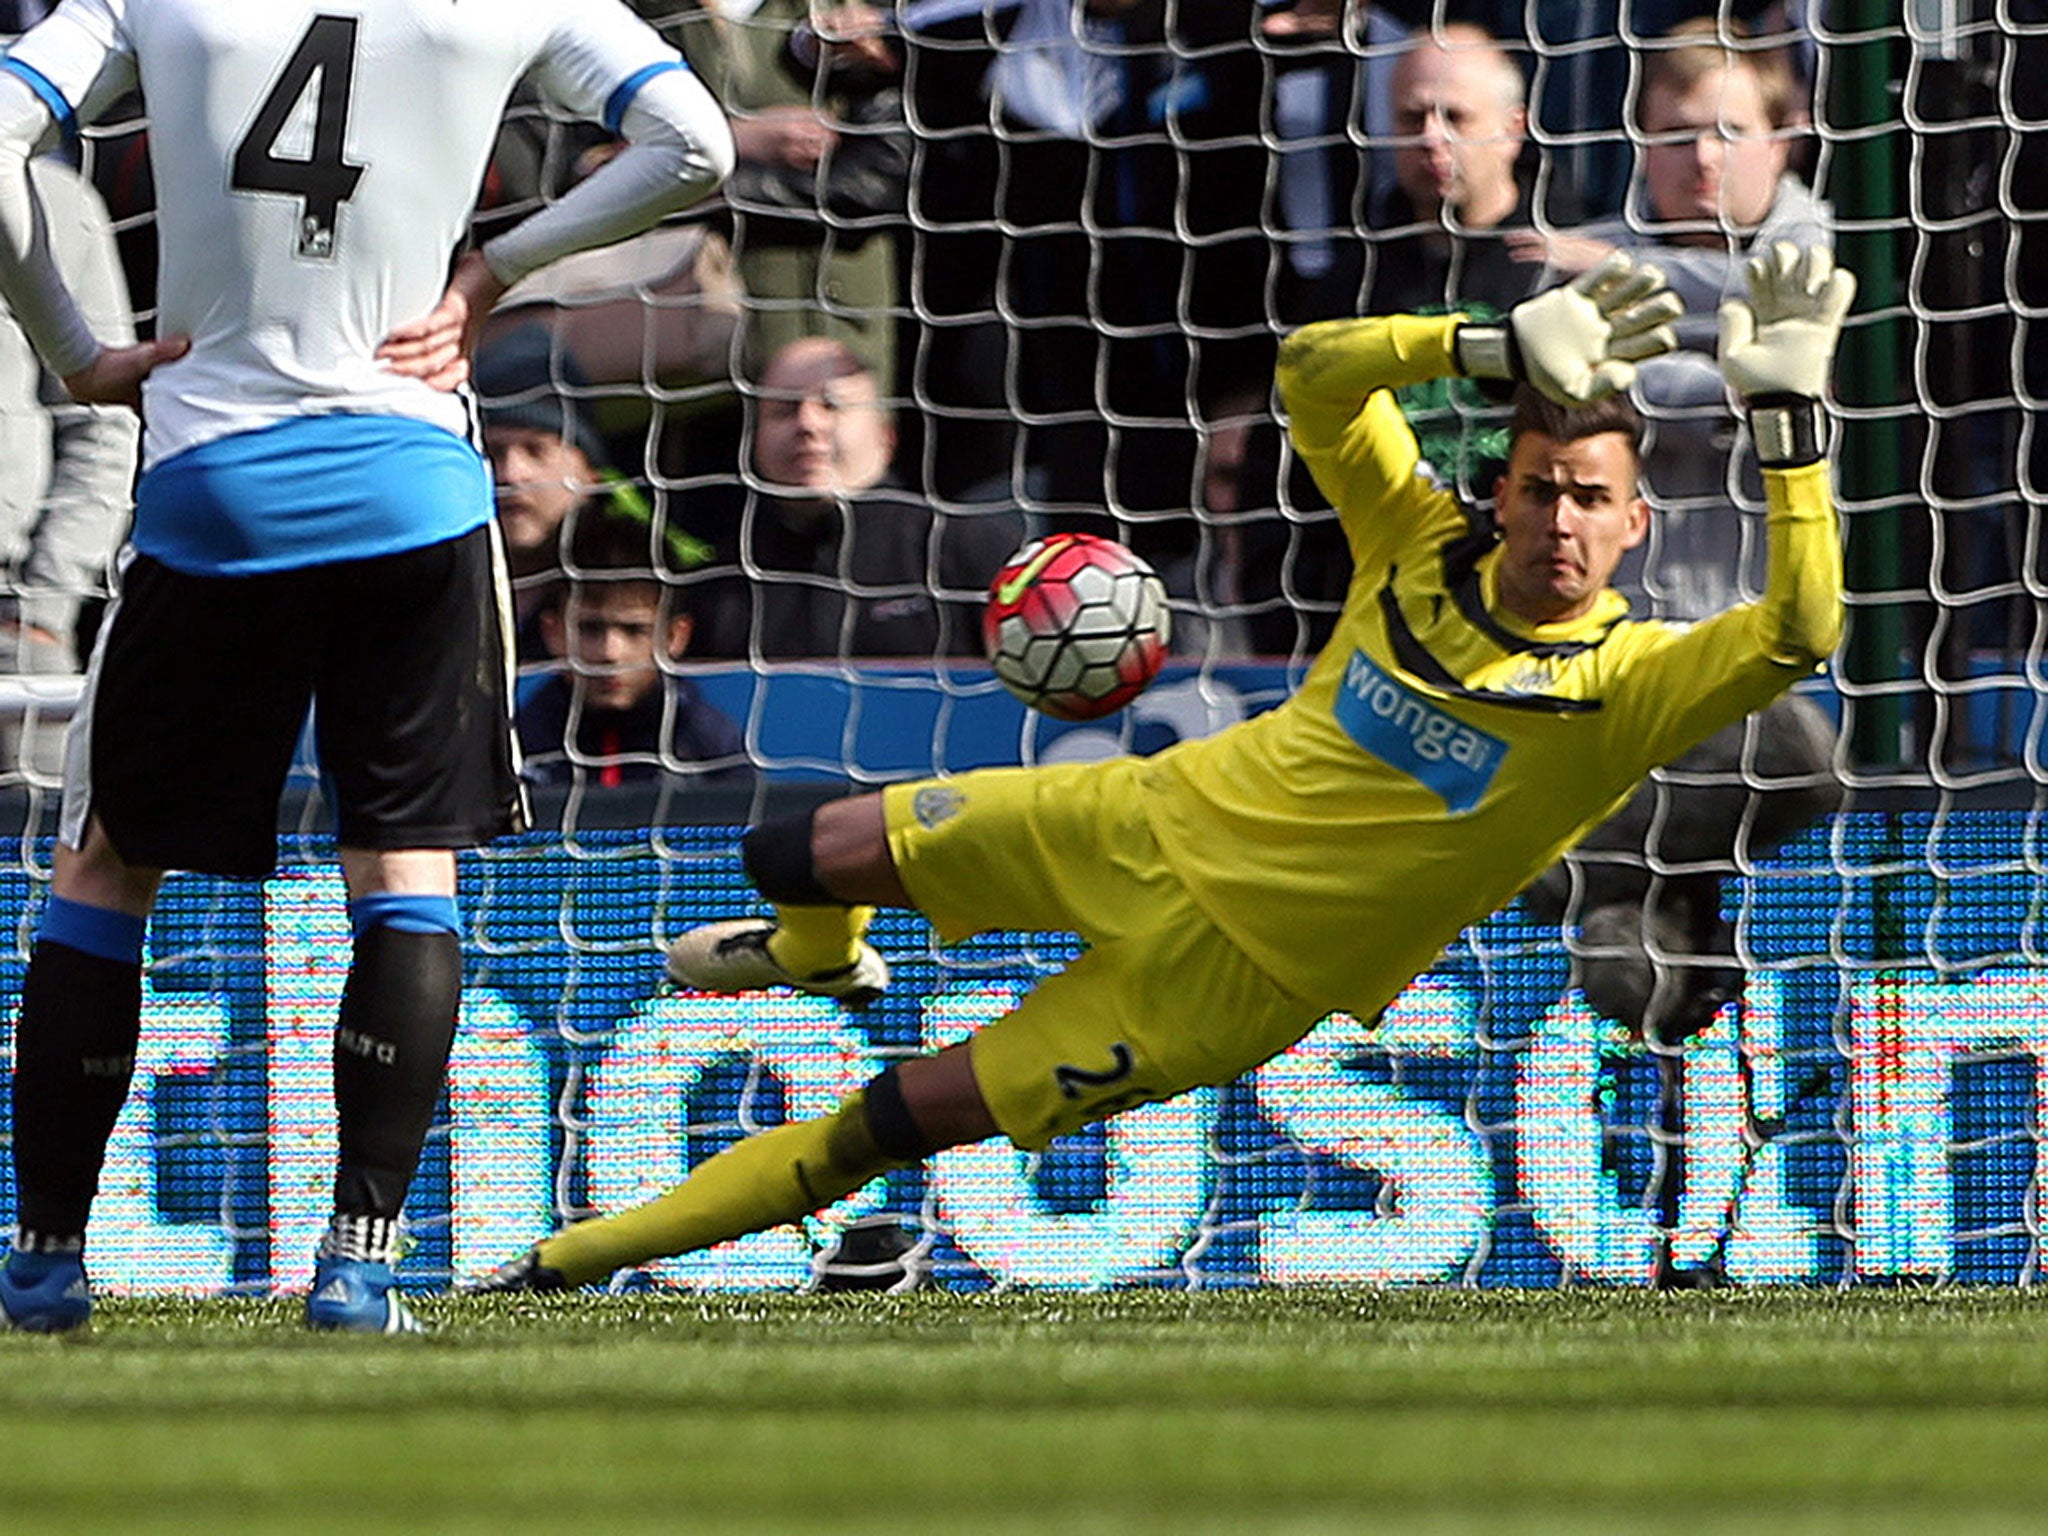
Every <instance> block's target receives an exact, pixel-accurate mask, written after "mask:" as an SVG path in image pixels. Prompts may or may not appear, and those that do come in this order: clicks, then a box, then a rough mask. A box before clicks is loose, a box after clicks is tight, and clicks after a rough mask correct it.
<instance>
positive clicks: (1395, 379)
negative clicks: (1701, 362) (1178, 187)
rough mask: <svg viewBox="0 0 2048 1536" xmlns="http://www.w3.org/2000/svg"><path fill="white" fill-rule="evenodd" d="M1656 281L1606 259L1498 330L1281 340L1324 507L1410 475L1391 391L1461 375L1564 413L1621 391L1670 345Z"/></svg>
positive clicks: (1447, 327) (1405, 325)
mask: <svg viewBox="0 0 2048 1536" xmlns="http://www.w3.org/2000/svg"><path fill="white" fill-rule="evenodd" d="M1678 312H1679V311H1678V301H1677V300H1676V299H1675V298H1673V297H1672V296H1671V295H1670V294H1669V293H1668V292H1667V291H1666V290H1665V288H1664V278H1663V274H1662V273H1660V272H1658V271H1657V269H1656V268H1654V267H1647V266H1641V265H1639V264H1638V263H1637V262H1636V261H1635V260H1634V258H1632V257H1631V256H1629V255H1628V254H1627V253H1626V252H1616V253H1615V254H1614V255H1613V256H1611V257H1610V258H1609V259H1608V260H1607V261H1606V262H1604V263H1603V264H1602V265H1600V266H1599V267H1597V268H1595V269H1594V270H1593V271H1591V272H1588V273H1585V274H1584V275H1583V276H1581V277H1578V278H1576V279H1574V280H1573V281H1572V282H1570V283H1567V284H1564V285H1563V286H1561V287H1557V288H1552V289H1549V290H1547V291H1546V292H1543V293H1540V294H1537V295H1536V296H1535V297H1534V298H1530V299H1526V300H1524V301H1523V302H1522V303H1520V304H1517V305H1516V306H1515V307H1514V308H1513V309H1512V310H1510V311H1509V312H1508V315H1507V318H1506V319H1505V320H1504V321H1502V322H1501V323H1499V324H1496V325H1480V324H1474V323H1471V322H1470V321H1468V320H1467V319H1466V318H1465V317H1464V316H1463V315H1432V316H1422V315H1389V316H1369V317H1366V318H1363V319H1357V320H1326V321H1322V322H1321V323H1319V324H1316V325H1308V326H1304V327H1302V328H1301V329H1300V330H1298V331H1296V332H1294V333H1293V334H1292V335H1290V336H1288V337H1287V339H1286V340H1285V341H1283V342H1282V343H1281V346H1280V357H1279V363H1278V366H1277V368H1276V369H1275V373H1274V377H1275V382H1276V383H1277V384H1278V386H1279V391H1280V399H1281V403H1282V404H1283V405H1284V406H1285V408H1286V410H1287V413H1288V417H1289V422H1290V426H1289V431H1290V432H1291V434H1292V436H1293V439H1294V444H1295V447H1296V448H1297V449H1298V450H1299V451H1300V453H1301V454H1302V456H1303V458H1304V459H1306V460H1307V462H1308V464H1309V467H1310V469H1311V470H1313V471H1314V473H1315V476H1316V481H1317V483H1318V484H1319V485H1320V486H1321V487H1322V489H1323V493H1324V494H1325V495H1326V496H1328V497H1329V498H1330V500H1331V502H1332V504H1333V505H1335V506H1337V507H1338V508H1339V509H1340V510H1346V511H1356V510H1358V509H1360V508H1362V507H1365V506H1369V505H1373V504H1375V503H1377V502H1378V501H1379V500H1380V498H1381V497H1383V496H1385V495H1386V494H1387V493H1388V492H1390V491H1392V490H1394V489H1395V488H1396V487H1398V486H1400V485H1401V484H1403V483H1404V482H1406V481H1407V480H1408V479H1409V478H1410V477H1411V476H1412V475H1413V474H1414V471H1415V467H1416V463H1417V459H1418V457H1419V454H1418V450H1417V448H1416V445H1415V438H1414V434H1413V433H1412V432H1410V431H1409V429H1408V425H1407V422H1406V420H1405V419H1404V418H1403V417H1402V415H1401V412H1400V410H1399V408H1398V407H1396V406H1395V404H1394V402H1393V398H1392V396H1391V394H1390V393H1388V392H1389V391H1392V390H1395V389H1399V388H1401V387H1402V386H1403V385H1407V384H1417V383H1421V382H1422V381H1424V380H1426V379H1438V378H1445V377H1449V376H1452V375H1456V374H1463V375H1466V376H1468V377H1472V378H1479V379H1499V380H1512V381H1527V382H1528V383H1530V384H1533V385H1534V386H1535V387H1536V388H1537V389H1539V390H1541V391H1542V392H1543V393H1544V394H1546V395H1548V396H1550V397H1551V398H1552V399H1553V400H1556V401H1557V402H1558V403H1560V404H1562V405H1583V404H1586V403H1588V402H1590V401H1593V400H1597V399H1600V398H1601V397H1603V396H1605V395H1610V394H1613V393H1614V392H1615V391H1617V390H1621V389H1626V388H1628V387H1629V385H1630V384H1631V383H1633V382H1634V380H1635V364H1636V363H1637V362H1639V361H1641V360H1642V359H1644V358H1647V357H1654V356H1656V355H1658V354H1659V353H1661V352H1668V351H1669V350H1671V348H1672V347H1673V346H1675V345H1676V338H1675V337H1674V336H1673V334H1672V331H1671V326H1670V322H1671V320H1672V319H1673V318H1674V317H1675V316H1676V315H1677V314H1678Z"/></svg>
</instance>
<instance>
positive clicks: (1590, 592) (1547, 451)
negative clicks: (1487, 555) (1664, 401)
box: [1494, 432, 1650, 624]
mask: <svg viewBox="0 0 2048 1536" xmlns="http://www.w3.org/2000/svg"><path fill="white" fill-rule="evenodd" d="M1494 498H1495V505H1494V516H1495V519H1496V520H1497V521H1498V523H1499V524H1500V536H1501V553H1500V566H1499V572H1498V590H1499V594H1500V601H1501V604H1502V606H1503V607H1505V608H1506V609H1507V610H1508V611H1509V612H1510V613H1512V614H1514V615H1515V616H1516V617H1517V618H1520V619H1523V620H1526V621H1527V622H1529V623H1532V624H1555V623H1558V622H1560V621H1563V620H1569V619H1576V618H1582V617H1583V616H1584V615H1586V614H1587V613H1589V612H1590V611H1591V610H1592V607H1593V604H1594V602H1595V601H1596V600H1597V599H1598V598H1599V596H1600V593H1601V592H1602V591H1603V590H1605V588H1606V586H1607V584H1608V582H1609V581H1611V580H1612V579H1613V577H1614V571H1615V567H1616V566H1618V565H1620V564H1621V557H1622V556H1623V555H1625V554H1626V553H1628V551H1630V550H1631V549H1634V548H1635V547H1636V546H1637V545H1638V544H1640V543H1642V542H1643V536H1644V535H1645V534H1646V533H1648V532H1649V528H1650V509H1649V507H1648V506H1647V505H1646V504H1645V503H1644V501H1643V499H1642V497H1641V496H1639V495H1638V494H1637V493H1636V455H1635V449H1634V447H1633V446H1632V445H1631V444H1630V442H1629V440H1628V438H1627V437H1626V436H1625V435H1623V434H1622V433H1620V432H1601V433H1598V434H1596V435H1595V436H1592V437H1581V438H1576V439H1573V440H1572V441H1570V442H1560V441H1559V440H1558V439H1556V438H1554V437H1551V436H1549V435H1548V434H1546V433H1542V432H1524V433H1523V434H1522V435H1521V436H1520V437H1518V438H1516V439H1515V443H1514V447H1513V449H1512V450H1511V451H1510V452H1509V455H1508V472H1507V473H1506V474H1505V475H1503V476H1501V478H1500V480H1499V481H1498V482H1497V483H1496V484H1495V486H1494Z"/></svg>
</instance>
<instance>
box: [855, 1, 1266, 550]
mask: <svg viewBox="0 0 2048 1536" xmlns="http://www.w3.org/2000/svg"><path fill="white" fill-rule="evenodd" d="M1255 9H1256V7H1255V6H1254V5H1253V4H1252V3H1251V0H1228V3H1224V0H1218V3H1214V4H1209V5H1203V6H1178V7H1171V6H1162V5H1158V4H1156V3H1145V0H1080V3H1070V0H973V3H965V0H910V3H907V4H903V5H900V6H897V7H895V8H894V9H893V10H890V11H886V12H885V11H879V10H877V9H875V8H873V7H870V6H864V5H851V6H841V7H836V8H834V9H832V10H829V11H826V12H824V13H823V14H821V15H820V17H819V18H818V20H817V23H816V35H817V37H818V38H819V40H820V46H821V47H822V49H823V51H824V56H825V58H826V59H827V61H828V63H829V64H830V65H831V66H832V67H834V68H836V69H855V70H858V71H860V72H862V73H863V74H865V75H869V76H872V75H873V74H874V73H875V72H877V71H882V70H891V71H896V72H898V73H899V74H900V77H901V78H902V80H903V82H904V88H905V92H906V95H907V96H908V98H909V100H910V104H911V105H910V110H911V113H912V115H913V116H914V117H915V119H916V121H917V122H918V125H919V130H920V134H921V136H922V138H923V142H922V144H921V150H922V153H921V155H920V158H919V164H918V181H917V199H918V201H917V209H918V213H919V215H920V217H919V219H918V223H917V242H916V254H915V260H914V262H913V264H912V267H911V272H912V282H913V286H912V289H911V291H910V292H909V294H908V299H909V302H910V304H911V306H912V307H913V308H914V309H915V311H916V312H917V314H918V315H919V316H920V318H921V319H923V320H925V322H926V326H927V329H926V331H925V334H924V336H923V338H922V340H921V345H920V350H919V354H918V358H917V366H916V373H915V377H914V378H913V379H912V380H910V381H909V388H908V390H907V391H906V392H907V393H911V394H913V395H914V397H915V398H916V400H917V402H918V404H919V406H920V408H921V410H922V411H923V413H924V415H923V417H922V419H921V420H920V421H917V422H914V423H911V426H912V428H913V430H916V431H921V432H923V433H924V434H925V438H924V441H923V443H922V444H921V445H920V446H921V449H922V452H921V454H920V456H919V459H918V462H919V463H920V464H921V465H923V466H924V467H925V468H926V469H927V470H928V471H929V473H930V477H931V478H930V480H929V482H928V484H927V485H926V486H925V488H927V489H929V490H930V491H932V492H933V493H934V494H937V495H940V496H943V497H946V498H949V499H959V498H963V497H964V496H965V495H966V494H967V493H968V488H969V487H971V486H973V485H975V484H976V482H979V481H981V480H983V479H984V478H985V477H986V476H987V475H988V473H989V471H990V469H991V467H994V466H998V465H1001V466H1006V467H1007V469H1008V471H1009V474H1010V476H1011V484H1010V487H1009V492H1010V495H1011V496H1012V497H1013V498H1019V499H1021V498H1024V497H1026V496H1029V497H1030V498H1032V499H1034V500H1039V499H1042V500H1043V501H1044V502H1046V503H1048V505H1047V506H1046V507H1045V512H1046V516H1047V519H1048V521H1049V522H1050V523H1051V524H1052V525H1054V526H1084V527H1088V528H1090V529H1091V531H1096V532H1111V533H1114V534H1116V536H1118V537H1120V538H1123V539H1125V540H1126V541H1127V542H1130V543H1132V544H1133V545H1135V546H1136V547H1138V548H1139V549H1140V551H1141V552H1142V553H1145V554H1147V555H1148V556H1150V557H1152V558H1153V559H1154V560H1155V562H1157V561H1163V560H1166V559H1170V558H1172V557H1173V556H1175V555H1178V554H1183V553H1185V549H1184V548H1183V547H1181V546H1184V545H1185V543H1186V529H1185V526H1184V524H1185V521H1186V514H1187V506H1188V499H1189V496H1190V493H1191V489H1192V486H1193V480H1194V475H1195V473H1196V454H1197V451H1198V443H1197V436H1196V433H1195V431H1194V430H1193V428H1192V425H1191V422H1190V419H1189V418H1190V411H1189V400H1190V391H1191V390H1193V391H1196V392H1200V391H1203V390H1206V389H1208V388H1210V387H1212V386H1213V384H1214V382H1215V380H1216V379H1217V378H1218V377H1220V376H1222V375H1223V374H1226V373H1229V374H1235V373H1240V372H1243V373H1256V372H1258V371H1260V370H1261V369H1262V368H1264V369H1269V368H1270V363H1271V346H1272V340H1271V333H1270V327H1269V326H1268V324H1267V319H1266V314H1265V308H1264V298H1265V288H1266V273H1267V267H1268V263H1269V259H1270V250H1271V242H1270V241H1269V240H1268V239H1267V238H1266V234H1265V231H1264V229H1263V227H1262V223H1261V213H1262V207H1263V203H1264V199H1265V182H1266V173H1267V165H1266V160H1267V155H1266V150H1265V146H1264V143H1263V141H1262V139H1261V137H1260V134H1261V124H1262V121H1263V118H1264V89H1263V81H1264V64H1263V60H1262V57H1261V55H1260V54H1259V52H1258V51H1257V50H1256V49H1255V48H1254V45H1253V28H1252V22H1251V18H1252V16H1253V14H1254V11H1255Z"/></svg>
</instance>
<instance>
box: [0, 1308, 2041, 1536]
mask: <svg viewBox="0 0 2048 1536" xmlns="http://www.w3.org/2000/svg"><path fill="white" fill-rule="evenodd" d="M2044 1307H2048V1301H2043V1300H2040V1299H2037V1298H2036V1297H2034V1296H2033V1295H2030V1294H2025V1293H2016V1292H2010V1291H2000V1292H1975V1291H1955V1290H1931V1291H1912V1292H1901V1291H1886V1292H1851V1293H1837V1292H1825V1293H1811V1292H1798V1293H1786V1292H1780V1293H1769V1294H1740V1295H1732V1294H1720V1295H1714V1294H1699V1293H1693V1294H1684V1295H1654V1294H1647V1293H1636V1292H1627V1293H1617V1292H1605V1291H1583V1290H1582V1291H1565V1292H1548V1293H1528V1292H1521V1293H1488V1294H1474V1293H1469V1292H1429V1291H1411V1292H1397V1293H1374V1292H1355V1291H1309V1292H1301V1291H1297V1292H1222V1293H1209V1294H1182V1293H1162V1292H1143V1293H1130V1294H1118V1295H1110V1296H1084V1297H1074V1296H1052V1295H1045V1294H1006V1295H997V1296H948V1295H920V1296H906V1297H885V1296H872V1295H866V1296H837V1297H826V1296H815V1297H814V1296H772V1297H759V1296H749V1297H733V1296H719V1297H705V1298H697V1297H688V1298H650V1297H641V1298H590V1297H574V1298H532V1299H519V1300H512V1299H507V1298H494V1299H491V1300H484V1299H467V1298H465V1299H452V1298H451V1299H433V1298H430V1299H428V1300H426V1301H425V1302H423V1303H421V1305H420V1307H419V1310H420V1311H421V1313H422V1315H423V1316H426V1317H428V1318H429V1320H430V1321H431V1322H433V1323H434V1324H435V1325H436V1326H437V1329H438V1331H437V1332H436V1333H435V1334H434V1335H433V1336H432V1337H429V1338H425V1339H391V1340H383V1339H355V1338H328V1337H313V1336H310V1335H307V1334H304V1333H302V1332H300V1331H299V1329H298V1326H297V1320H298V1311H297V1307H296V1306H295V1305H293V1304H291V1303H287V1302H282V1301H279V1302H268V1301H264V1302H256V1301H211V1302H165V1301H154V1300H152V1301H142V1300H123V1299H121V1298H111V1299H106V1300H103V1301H102V1302H101V1305H100V1308H99V1311H98V1313H97V1314H96V1322H95V1327H94V1330H93V1333H92V1335H91V1337H89V1338H87V1339H85V1340H82V1341H76V1342H72V1341H60V1340H50V1339H39V1338H30V1337H25V1336H14V1335H10V1336H5V1337H0V1426H4V1428H0V1437H4V1438H0V1525H4V1528H5V1529H7V1530H10V1531H22V1532H25V1533H27V1532H35V1533H43V1532H55V1531H65V1532H69V1531H93V1532H101V1531H111V1532H145V1531H147V1532H158V1531H194V1532H198V1531H204V1532H209V1533H221V1532H239V1531H280V1532H284V1531H289V1532H324V1531H335V1532H348V1533H350V1536H362V1533H364V1532H372V1531H378V1530H404V1531H408V1532H471V1531H475V1532H491V1533H494V1536H496V1533H504V1532H573V1533H578V1536H582V1533H611V1532H639V1531H691V1532H725V1531H734V1532H785V1531H787V1532H812V1531H830V1532H876V1533H881V1532H889V1533H898V1536H908V1533H921V1532H927V1531H929V1532H940V1531H944V1532H953V1533H963V1536H978V1533H982V1532H991V1533H1008V1532H1017V1533H1026V1532H1028V1533H1031V1536H1045V1533H1059V1536H1070V1533H1094V1532H1120V1533H1123V1532H1175V1533H1183V1532H1187V1533H1194V1532H1199V1533H1221V1532H1232V1533H1240V1532H1323V1531H1330V1532H1350V1531H1418V1532H1439V1531H1443V1532H1449V1531H1465V1530H1472V1531H1480V1530H1484V1531H1489V1532H1499V1531H1551V1530H1556V1531H1573V1532H1577V1531H1610V1530H1611V1531H1624V1530H1625V1531H1629V1532H1632V1533H1641V1532H1643V1531H1645V1530H1658V1529H1680V1530H1714V1531H1719V1530H1755V1531H1769V1532H1778V1533H1789V1532H1807V1531H1816V1532H1817V1531H1851V1530H1853V1531H1857V1532H1860V1533H1869V1532H1879V1531H1884V1532H1888V1531H1909V1530H1910V1531H1915V1532H1919V1531H1938V1532H1945V1531H1968V1532H1990V1531H2008V1530H2009V1531H2038V1530H2041V1529H2042V1528H2043V1527H2044V1524H2048V1350H2044V1348H2043V1342H2044V1333H2048V1315H2044Z"/></svg>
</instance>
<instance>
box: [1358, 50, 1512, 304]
mask: <svg viewBox="0 0 2048 1536" xmlns="http://www.w3.org/2000/svg"><path fill="white" fill-rule="evenodd" d="M1525 91H1526V87H1525V85H1524V82H1523V80H1522V71H1521V68H1520V66H1519V65H1517V64H1516V63H1515V61H1514V60H1513V59H1512V58H1510V57H1509V56H1508V53H1507V50H1506V49H1505V48H1503V47H1502V46H1501V45H1500V43H1499V42H1498V41H1496V40H1495V39H1494V37H1493V35H1492V34H1491V33H1489V32H1487V31H1486V30H1485V29H1484V28H1483V27H1477V26H1473V25H1471V24H1469V23H1453V24H1452V25H1449V26H1446V27H1442V28H1439V29H1437V30H1436V31H1434V32H1432V33H1429V34H1426V35H1423V36H1420V37H1418V39H1417V40H1416V41H1415V42H1414V43H1412V44H1411V45H1410V46H1409V48H1408V49H1407V50H1406V51H1404V52H1403V53H1402V54H1401V55H1400V57H1399V59H1398V60H1397V62H1396V63H1395V65H1394V72H1393V93H1392V94H1393V109H1394V123H1393V126H1394V134H1395V147H1394V157H1393V158H1394V180H1395V183H1396V190H1395V192H1394V193H1393V194H1392V195H1391V196H1389V197H1388V198H1386V199H1385V200H1384V204H1383V206H1382V207H1381V208H1380V210H1379V214H1380V216H1379V217H1378V218H1377V219H1375V221H1374V222H1375V224H1376V225H1377V226H1378V227H1379V228H1381V229H1383V230H1386V231H1388V232H1389V235H1390V238H1387V239H1385V240H1382V241H1381V242H1379V243H1378V245H1377V246H1376V249H1375V253H1374V255H1375V260H1374V274H1373V278H1372V282H1371V285H1370V289H1369V292H1370V295H1371V298H1370V301H1369V302H1368V303H1367V305H1366V312H1367V313H1368V314H1394V313H1407V312H1416V311H1442V310H1445V309H1464V310H1468V311H1469V310H1470V309H1472V308H1473V307H1474V305H1475V304H1484V305H1485V306H1486V309H1487V311H1488V314H1487V315H1486V316H1484V317H1483V318H1492V317H1493V316H1494V315H1498V314H1501V313H1504V312H1505V311H1506V310H1507V309H1508V308H1509V306H1511V305H1513V304H1514V303H1516V302H1517V301H1518V300H1521V299H1525V298H1527V297H1528V296H1529V295H1530V294H1531V293H1533V292H1535V291H1536V289H1537V288H1538V287H1539V286H1541V277H1542V274H1541V270H1540V269H1539V268H1535V267H1531V266H1529V265H1527V264H1524V263H1521V262H1517V261H1516V260H1515V259H1514V257H1513V256H1512V255H1511V254H1510V251H1509V249H1508V247H1507V245H1506V243H1505V241H1504V239H1503V236H1504V235H1505V234H1506V232H1507V231H1509V230H1512V229H1528V228H1529V227H1530V226H1531V222H1532V208H1533V204H1534V185H1533V183H1534V177H1533V175H1532V174H1531V173H1530V172H1529V170H1528V169H1527V168H1526V167H1524V165H1523V159H1524V157H1523V148H1524V146H1525V145H1526V144H1527V142H1528V124H1529V115H1528V111H1527V109H1526V107H1525V105H1524V98H1525Z"/></svg>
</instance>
